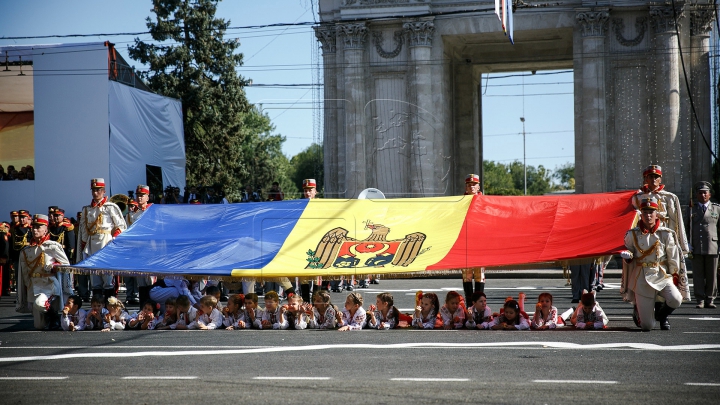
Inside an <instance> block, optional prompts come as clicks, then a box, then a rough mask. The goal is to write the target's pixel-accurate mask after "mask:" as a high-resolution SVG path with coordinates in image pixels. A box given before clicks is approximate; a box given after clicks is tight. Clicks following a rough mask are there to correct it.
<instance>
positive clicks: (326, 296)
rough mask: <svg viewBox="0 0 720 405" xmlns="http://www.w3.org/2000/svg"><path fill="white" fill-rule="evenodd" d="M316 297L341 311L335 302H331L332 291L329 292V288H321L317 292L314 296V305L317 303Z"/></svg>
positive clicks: (336, 310)
mask: <svg viewBox="0 0 720 405" xmlns="http://www.w3.org/2000/svg"><path fill="white" fill-rule="evenodd" d="M316 298H319V299H320V301H322V302H324V303H326V304H328V305H329V306H331V307H332V308H333V309H334V310H335V312H340V309H339V308H338V307H337V306H336V305H335V304H333V303H332V302H330V293H329V292H328V290H320V291H317V292H315V293H314V294H313V296H312V304H313V305H315V299H316Z"/></svg>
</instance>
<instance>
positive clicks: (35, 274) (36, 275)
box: [30, 272, 47, 278]
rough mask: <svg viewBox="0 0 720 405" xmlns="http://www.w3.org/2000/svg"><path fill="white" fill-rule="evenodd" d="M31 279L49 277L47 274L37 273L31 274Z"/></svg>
mask: <svg viewBox="0 0 720 405" xmlns="http://www.w3.org/2000/svg"><path fill="white" fill-rule="evenodd" d="M30 277H32V278H41V277H47V276H46V273H40V272H35V273H33V274H31V275H30Z"/></svg>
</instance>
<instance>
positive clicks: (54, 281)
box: [15, 214, 70, 329]
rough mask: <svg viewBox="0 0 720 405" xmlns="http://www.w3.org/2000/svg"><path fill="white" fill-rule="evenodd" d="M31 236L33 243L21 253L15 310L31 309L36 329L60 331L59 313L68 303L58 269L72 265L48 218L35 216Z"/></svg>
mask: <svg viewBox="0 0 720 405" xmlns="http://www.w3.org/2000/svg"><path fill="white" fill-rule="evenodd" d="M31 234H32V238H31V240H30V244H29V245H28V246H25V247H24V248H23V249H22V251H21V252H20V265H19V266H20V267H19V273H20V277H19V278H18V299H17V306H16V307H15V310H16V311H17V312H29V311H30V310H31V311H32V314H33V320H34V321H35V328H36V329H45V328H48V327H49V328H55V327H58V328H59V327H60V323H59V320H60V318H59V316H58V311H59V310H60V306H61V305H62V304H63V302H64V301H63V297H62V288H61V286H60V279H59V278H58V277H57V267H56V266H58V265H68V264H70V262H68V259H67V256H66V255H65V251H64V250H63V247H62V245H61V244H59V243H58V242H54V241H51V240H50V234H49V233H48V217H47V215H43V214H36V215H35V217H34V220H33V223H32V231H31ZM30 305H32V309H30Z"/></svg>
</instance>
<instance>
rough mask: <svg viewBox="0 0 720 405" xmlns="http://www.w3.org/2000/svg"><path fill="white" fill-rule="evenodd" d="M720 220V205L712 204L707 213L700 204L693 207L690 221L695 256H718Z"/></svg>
mask: <svg viewBox="0 0 720 405" xmlns="http://www.w3.org/2000/svg"><path fill="white" fill-rule="evenodd" d="M718 218H720V205H718V204H715V203H710V204H709V205H708V208H707V210H706V211H705V213H703V210H702V206H701V205H700V204H695V205H693V208H692V214H691V219H690V220H691V221H692V224H691V230H692V234H691V235H690V241H691V243H692V250H693V254H696V255H716V254H718Z"/></svg>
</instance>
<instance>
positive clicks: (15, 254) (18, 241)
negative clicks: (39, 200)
mask: <svg viewBox="0 0 720 405" xmlns="http://www.w3.org/2000/svg"><path fill="white" fill-rule="evenodd" d="M18 217H19V220H18V223H17V224H16V225H14V226H13V227H12V238H11V240H10V241H11V243H12V250H11V251H10V261H11V262H12V267H13V271H14V276H15V285H16V286H17V283H18V280H19V279H18V265H19V260H20V251H21V250H22V249H23V248H24V247H25V246H27V245H28V244H29V243H30V239H32V232H30V223H31V221H32V218H31V217H30V213H29V212H28V211H26V210H19V211H18Z"/></svg>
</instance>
